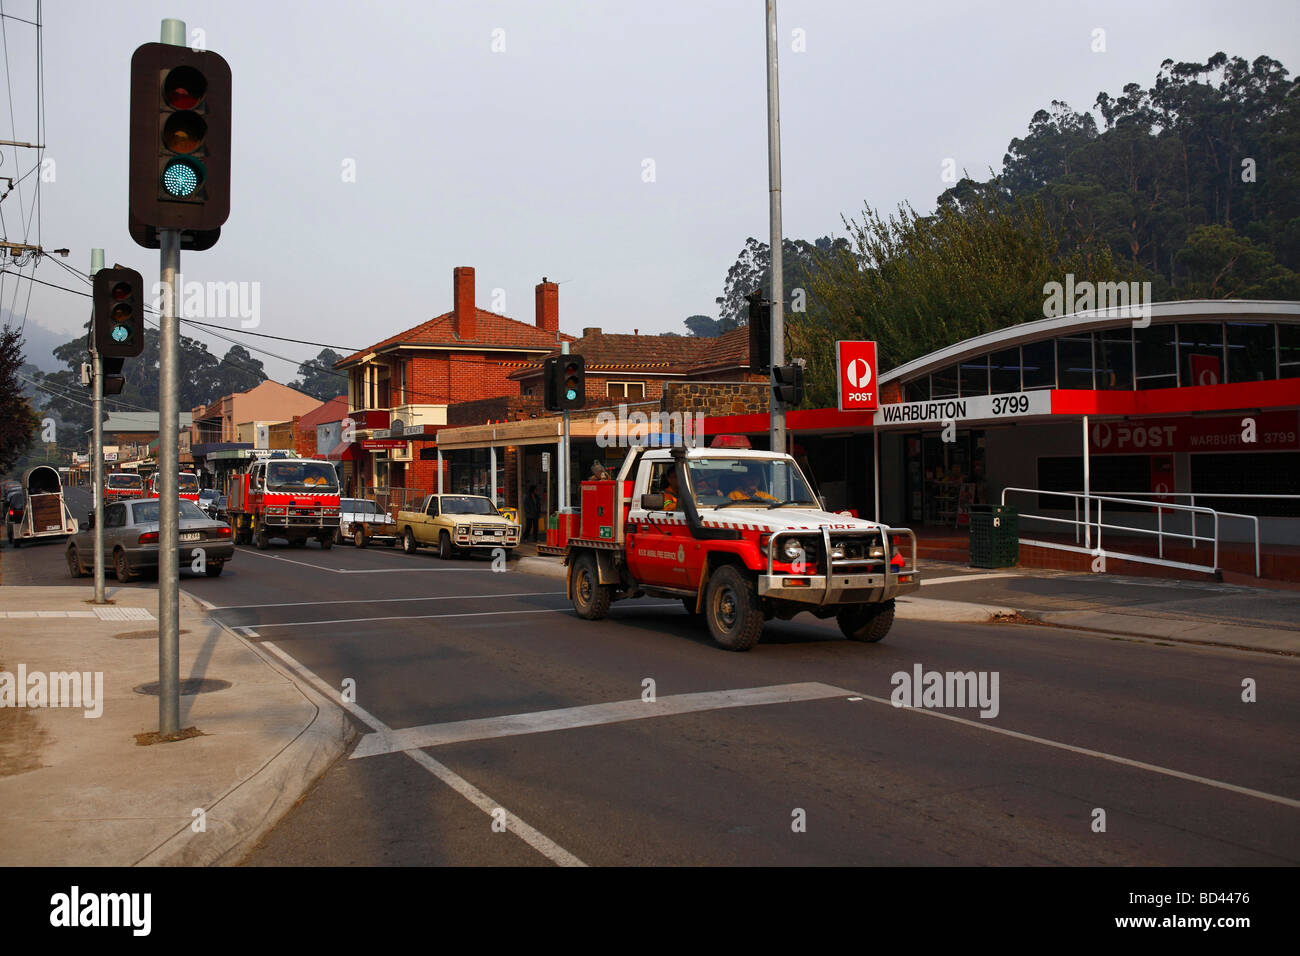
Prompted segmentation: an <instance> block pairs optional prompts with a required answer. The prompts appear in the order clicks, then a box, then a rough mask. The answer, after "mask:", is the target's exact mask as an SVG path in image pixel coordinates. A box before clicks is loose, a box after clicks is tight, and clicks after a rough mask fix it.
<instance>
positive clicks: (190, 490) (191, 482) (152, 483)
mask: <svg viewBox="0 0 1300 956" xmlns="http://www.w3.org/2000/svg"><path fill="white" fill-rule="evenodd" d="M177 477H178V484H179V485H180V489H181V494H180V496H181V497H182V498H183V499H185V500H186V501H193V502H198V500H199V476H198V475H196V474H194V472H192V471H182V472H181V473H180V475H178V476H177ZM161 483H162V475H160V474H158V473H157V472H155V473H154V475H153V477H152V478H150V479H149V497H150V498H157V497H158V487H159V485H160V484H161Z"/></svg>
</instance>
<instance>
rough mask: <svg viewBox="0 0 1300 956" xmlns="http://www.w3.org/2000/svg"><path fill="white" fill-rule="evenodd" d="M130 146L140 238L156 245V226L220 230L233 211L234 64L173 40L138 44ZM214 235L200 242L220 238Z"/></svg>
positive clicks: (133, 222) (133, 216)
mask: <svg viewBox="0 0 1300 956" xmlns="http://www.w3.org/2000/svg"><path fill="white" fill-rule="evenodd" d="M130 148H131V157H130V216H129V221H128V224H129V226H130V231H131V237H132V238H133V239H135V241H136V242H138V243H140V244H141V245H143V246H155V245H156V239H157V236H156V234H150V232H149V230H150V228H152V229H153V230H158V229H183V230H189V231H191V232H198V233H209V232H212V231H214V230H217V229H219V227H220V226H221V224H222V223H224V222H225V221H226V219H227V218H228V217H229V215H230V66H229V64H227V63H226V61H225V60H224V59H223V58H222V57H221V56H220V55H219V54H217V53H213V52H211V51H207V50H191V49H190V48H189V47H183V46H172V45H171V44H167V43H146V44H144V45H143V46H140V47H139V48H137V49H136V51H135V54H134V55H133V56H132V57H131V136H130ZM208 238H209V239H210V241H207V240H204V239H199V240H198V242H199V246H201V247H202V248H208V247H210V246H211V244H212V243H213V242H215V241H216V237H215V236H211V237H208ZM151 240H152V241H151ZM194 241H195V240H191V242H194ZM205 241H207V244H206V245H204V244H203V243H204V242H205Z"/></svg>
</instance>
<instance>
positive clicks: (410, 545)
mask: <svg viewBox="0 0 1300 956" xmlns="http://www.w3.org/2000/svg"><path fill="white" fill-rule="evenodd" d="M419 548H420V546H419V545H418V544H416V543H415V535H413V534H411V529H410V528H407V529H406V534H404V535H403V536H402V550H403V551H405V552H406V553H407V554H415V552H416V551H418V550H419Z"/></svg>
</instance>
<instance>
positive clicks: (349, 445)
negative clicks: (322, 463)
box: [325, 442, 364, 461]
mask: <svg viewBox="0 0 1300 956" xmlns="http://www.w3.org/2000/svg"><path fill="white" fill-rule="evenodd" d="M362 454H364V451H363V450H362V449H361V447H360V446H359V445H358V444H357V443H356V442H339V443H338V444H337V445H335V446H334V447H333V448H331V449H330V450H329V453H328V454H326V456H325V460H326V461H356V460H357V459H358V458H359V457H360V456H361V455H362Z"/></svg>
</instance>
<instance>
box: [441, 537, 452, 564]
mask: <svg viewBox="0 0 1300 956" xmlns="http://www.w3.org/2000/svg"><path fill="white" fill-rule="evenodd" d="M438 557H440V558H441V559H442V560H444V561H450V560H451V535H449V534H447V532H445V531H444V532H442V533H441V534H440V535H438Z"/></svg>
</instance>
